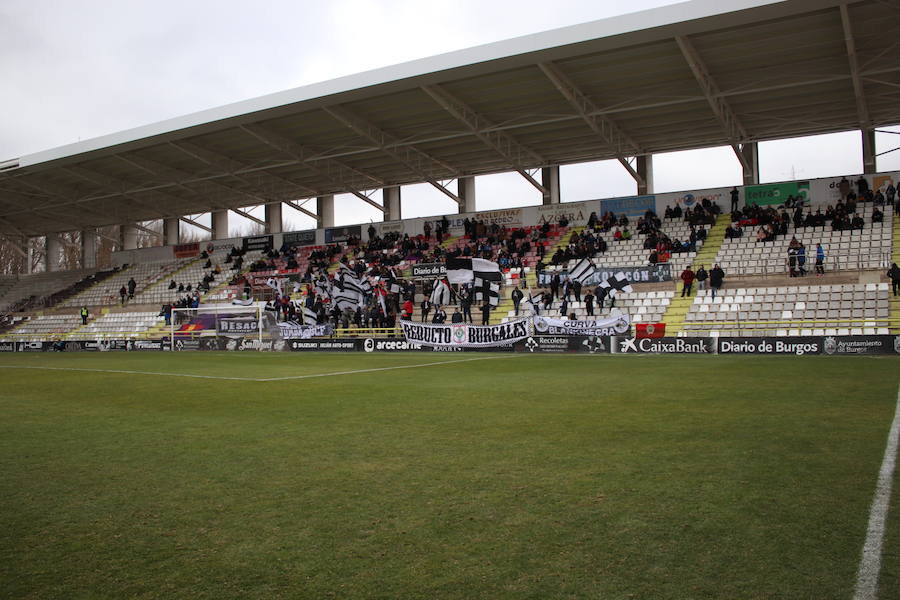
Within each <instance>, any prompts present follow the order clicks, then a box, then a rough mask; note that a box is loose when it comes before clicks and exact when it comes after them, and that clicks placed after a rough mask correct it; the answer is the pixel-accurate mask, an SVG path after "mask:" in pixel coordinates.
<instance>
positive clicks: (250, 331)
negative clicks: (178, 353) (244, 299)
mask: <svg viewBox="0 0 900 600" xmlns="http://www.w3.org/2000/svg"><path fill="white" fill-rule="evenodd" d="M267 320H272V321H274V317H273V316H272V315H271V314H269V313H266V311H264V310H262V307H261V306H259V305H251V306H236V305H215V304H213V305H208V306H201V307H199V308H173V309H172V320H171V325H170V329H169V343H170V350H262V349H263V343H264V341H265V340H266V338H267V337H269V336H268V335H267V334H266V332H267V330H269V331H270V330H271V329H272V326H273V325H274V323H273V324H268V323H267Z"/></svg>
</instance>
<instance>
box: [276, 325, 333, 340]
mask: <svg viewBox="0 0 900 600" xmlns="http://www.w3.org/2000/svg"><path fill="white" fill-rule="evenodd" d="M278 331H279V333H280V334H281V337H282V338H283V339H286V340H308V339H310V338H314V337H322V336H326V335H331V334H332V333H333V332H334V327H333V326H332V325H331V323H323V324H319V325H301V324H300V323H298V322H296V321H279V322H278Z"/></svg>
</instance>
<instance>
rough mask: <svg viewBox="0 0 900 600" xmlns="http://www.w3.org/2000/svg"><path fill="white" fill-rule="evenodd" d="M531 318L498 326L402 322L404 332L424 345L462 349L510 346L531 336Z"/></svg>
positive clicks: (415, 341)
mask: <svg viewBox="0 0 900 600" xmlns="http://www.w3.org/2000/svg"><path fill="white" fill-rule="evenodd" d="M530 322H531V319H530V318H522V319H517V320H513V321H509V322H507V323H502V324H499V325H470V324H468V323H453V324H450V325H429V324H425V323H415V322H413V321H400V326H401V327H402V328H403V334H404V336H406V339H407V340H408V341H410V342H414V343H418V344H421V345H423V346H445V347H454V346H457V347H460V348H496V347H500V346H511V345H512V344H514V343H515V342H518V341H520V340H523V339H525V338H526V337H528V336H529V335H530V327H529V325H530Z"/></svg>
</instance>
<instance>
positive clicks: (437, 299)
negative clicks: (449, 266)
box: [428, 279, 450, 306]
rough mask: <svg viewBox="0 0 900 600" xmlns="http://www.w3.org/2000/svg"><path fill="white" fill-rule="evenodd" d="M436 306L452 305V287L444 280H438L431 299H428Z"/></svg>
mask: <svg viewBox="0 0 900 600" xmlns="http://www.w3.org/2000/svg"><path fill="white" fill-rule="evenodd" d="M428 301H429V302H431V304H432V305H434V306H447V305H448V304H450V286H449V285H447V281H446V280H444V279H438V280H437V281H436V282H435V283H434V289H433V290H431V297H430V298H429V299H428Z"/></svg>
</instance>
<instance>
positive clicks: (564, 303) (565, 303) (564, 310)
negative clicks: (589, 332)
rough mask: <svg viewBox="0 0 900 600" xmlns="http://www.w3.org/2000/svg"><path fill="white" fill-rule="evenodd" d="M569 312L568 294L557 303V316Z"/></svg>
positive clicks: (562, 315) (563, 315)
mask: <svg viewBox="0 0 900 600" xmlns="http://www.w3.org/2000/svg"><path fill="white" fill-rule="evenodd" d="M568 312H569V298H568V296H565V297H563V301H562V303H561V304H560V305H559V316H561V317H565V316H566V314H568Z"/></svg>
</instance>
